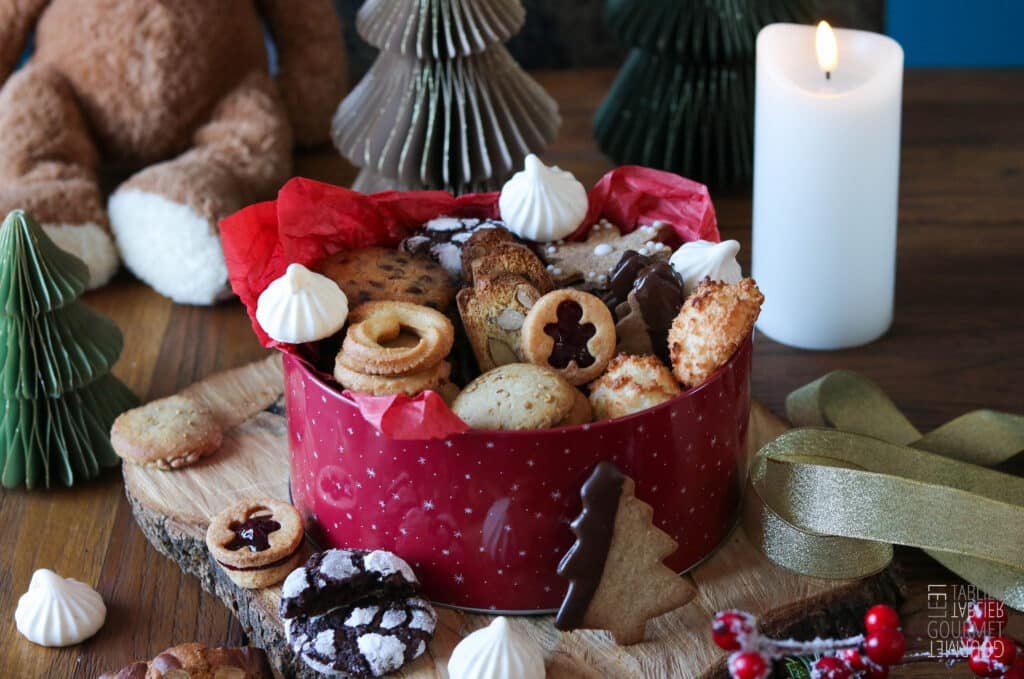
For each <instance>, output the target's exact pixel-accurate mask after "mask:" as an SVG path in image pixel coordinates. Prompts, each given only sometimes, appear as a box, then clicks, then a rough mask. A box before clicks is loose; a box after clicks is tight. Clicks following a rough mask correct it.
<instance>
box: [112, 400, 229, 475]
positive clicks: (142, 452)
mask: <svg viewBox="0 0 1024 679" xmlns="http://www.w3.org/2000/svg"><path fill="white" fill-rule="evenodd" d="M223 438H224V432H223V430H222V428H221V426H220V424H218V423H217V420H216V418H215V417H214V415H213V413H212V412H211V411H210V409H209V408H207V407H206V406H204V405H202V404H200V403H199V402H198V401H196V400H195V399H192V398H189V397H188V396H181V395H176V396H168V397H167V398H161V399H158V400H156V401H150V402H149V403H147V404H146V405H144V406H140V407H138V408H133V409H132V410H128V411H126V412H124V413H121V414H120V415H119V416H118V417H117V419H116V420H114V424H113V426H112V427H111V429H110V442H111V444H112V445H113V447H114V450H115V451H116V452H117V454H118V455H120V456H121V457H122V458H124V460H125V461H126V462H131V463H133V464H139V465H144V466H152V467H156V468H158V469H165V470H166V469H179V468H181V467H187V466H189V465H190V464H194V463H195V462H196V461H197V460H199V459H200V458H201V457H204V456H206V455H211V454H213V453H215V452H217V450H218V449H219V448H220V444H221V441H222V440H223Z"/></svg>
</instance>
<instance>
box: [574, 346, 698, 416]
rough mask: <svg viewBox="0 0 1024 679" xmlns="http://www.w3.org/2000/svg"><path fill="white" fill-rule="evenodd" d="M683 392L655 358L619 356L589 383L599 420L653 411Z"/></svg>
mask: <svg viewBox="0 0 1024 679" xmlns="http://www.w3.org/2000/svg"><path fill="white" fill-rule="evenodd" d="M680 393H682V390H681V389H680V388H679V385H678V384H677V383H676V380H675V378H674V377H672V373H671V372H669V369H668V368H666V367H665V366H664V365H663V364H662V362H661V361H659V360H658V359H657V357H655V356H630V355H627V354H619V355H618V356H616V357H615V358H613V359H612V361H611V363H609V364H608V369H607V370H605V372H604V374H603V375H601V376H600V377H598V378H597V379H596V380H594V381H593V382H591V383H590V405H592V406H593V407H594V414H595V415H596V417H597V419H598V420H610V419H612V418H616V417H622V416H623V415H629V414H630V413H635V412H639V411H641V410H646V409H647V408H652V407H654V406H656V405H658V404H659V403H664V402H665V401H667V400H669V399H671V398H673V397H675V396H678V395H679V394H680Z"/></svg>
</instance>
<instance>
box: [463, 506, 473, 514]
mask: <svg viewBox="0 0 1024 679" xmlns="http://www.w3.org/2000/svg"><path fill="white" fill-rule="evenodd" d="M462 511H464V512H465V513H466V514H472V513H473V508H472V507H466V508H465V509H463V510H462Z"/></svg>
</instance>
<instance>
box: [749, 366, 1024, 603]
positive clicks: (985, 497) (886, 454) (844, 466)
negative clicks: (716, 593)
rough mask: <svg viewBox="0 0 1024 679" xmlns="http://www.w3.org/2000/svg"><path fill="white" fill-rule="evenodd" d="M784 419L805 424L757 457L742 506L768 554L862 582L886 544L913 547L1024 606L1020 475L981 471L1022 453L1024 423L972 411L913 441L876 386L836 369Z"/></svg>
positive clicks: (882, 563) (884, 559)
mask: <svg viewBox="0 0 1024 679" xmlns="http://www.w3.org/2000/svg"><path fill="white" fill-rule="evenodd" d="M786 412H787V415H788V416H789V419H790V421H791V422H792V423H793V424H794V425H795V426H797V427H804V428H800V429H793V430H790V431H788V432H786V433H784V434H782V435H781V436H779V437H778V438H777V439H775V440H774V441H772V442H770V443H768V444H767V445H765V446H764V447H763V448H761V450H760V451H758V453H757V455H756V456H755V458H754V460H753V462H752V464H751V469H750V475H749V477H748V481H747V486H748V488H747V493H746V496H745V499H744V507H743V522H744V528H745V529H746V532H747V534H748V536H749V537H750V539H751V540H752V541H753V542H754V543H755V544H756V545H757V546H758V547H760V548H761V550H762V551H763V552H764V553H765V554H766V555H767V556H768V558H770V559H771V560H772V561H775V562H776V563H778V564H779V565H781V566H784V567H786V568H789V569H791V570H794V571H796V572H798V573H803V574H805V575H811V576H815V577H821V578H862V577H866V576H868V575H871V574H873V573H876V572H878V571H880V570H882V569H883V568H885V567H886V566H887V565H888V564H889V562H890V561H891V560H892V554H893V550H892V545H893V544H898V545H909V546H912V547H920V548H922V549H924V550H925V552H927V553H928V554H929V555H930V556H931V557H933V558H934V559H936V560H937V561H939V562H940V563H942V564H943V565H944V566H946V567H947V568H949V569H950V570H951V571H953V572H954V573H957V574H958V575H960V576H961V577H963V578H964V579H965V580H967V581H968V582H970V583H972V584H974V585H977V586H978V587H979V588H980V589H982V590H983V591H986V592H988V593H989V594H992V595H994V596H997V597H999V598H1000V599H1002V600H1003V601H1005V602H1006V603H1007V604H1008V605H1010V606H1012V607H1013V608H1016V609H1018V610H1024V479H1022V478H1019V477H1016V476H1012V475H1010V474H1004V473H1001V472H996V471H993V470H991V469H986V468H985V467H987V466H992V465H995V464H999V463H1001V462H1004V461H1005V460H1008V459H1009V458H1011V457H1013V456H1014V455H1016V454H1017V453H1019V452H1021V451H1022V450H1024V417H1022V416H1020V415H1013V414H1009V413H999V412H995V411H991V410H978V411H974V412H971V413H967V414H966V415H962V416H960V417H958V418H956V419H955V420H952V421H951V422H948V423H946V424H944V425H942V426H941V427H939V428H938V429H936V430H934V431H932V432H930V433H929V434H926V435H924V436H922V435H921V432H919V431H918V430H917V429H916V428H915V427H914V425H912V424H911V423H910V421H909V420H907V418H906V417H904V416H903V414H902V413H901V412H900V411H899V409H898V408H897V407H896V405H895V404H894V403H893V402H892V401H891V400H890V399H889V397H888V396H887V395H886V394H885V392H883V391H882V390H881V389H880V388H879V387H878V386H877V385H875V384H874V383H873V382H871V381H869V380H867V379H866V378H864V377H861V376H860V375H857V374H856V373H852V372H847V371H836V372H833V373H829V374H828V375H826V376H825V377H822V378H821V379H819V380H817V381H815V382H812V383H810V384H808V385H806V386H804V387H801V388H800V389H797V390H796V391H794V392H793V393H791V394H790V395H789V397H788V398H787V399H786ZM825 427H830V428H831V429H826V428H825Z"/></svg>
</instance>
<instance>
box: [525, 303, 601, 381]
mask: <svg viewBox="0 0 1024 679" xmlns="http://www.w3.org/2000/svg"><path fill="white" fill-rule="evenodd" d="M522 353H523V356H524V358H526V359H527V360H528V361H529V362H530V363H533V364H535V365H541V366H544V367H546V368H551V369H552V370H555V371H557V372H558V373H560V374H561V375H562V376H563V377H564V378H565V379H567V380H568V381H569V382H570V383H571V384H576V385H579V384H586V383H587V382H590V381H591V380H593V379H594V378H596V377H597V376H598V375H600V374H601V373H603V372H604V369H605V367H606V366H607V365H608V361H610V360H611V359H612V356H613V355H614V354H615V320H614V319H613V318H612V314H611V312H610V311H608V307H606V306H605V305H604V302H602V301H601V300H599V299H598V298H597V297H594V296H593V295H591V294H589V293H586V292H582V291H580V290H572V289H566V290H555V291H554V292H549V293H548V294H546V295H544V296H543V297H541V298H540V299H539V300H538V301H537V303H536V304H534V305H533V308H532V309H530V313H529V314H527V315H526V320H525V321H523V338H522Z"/></svg>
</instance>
